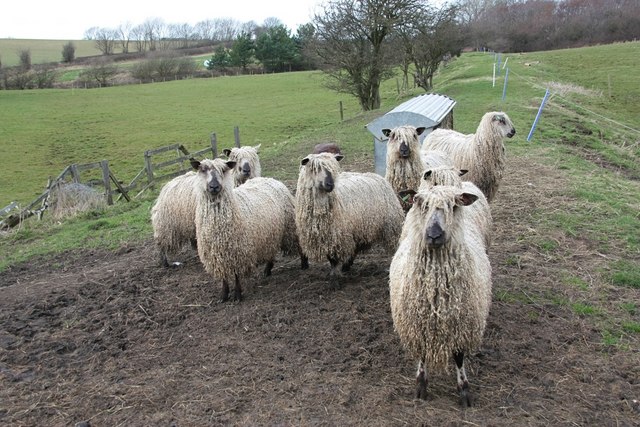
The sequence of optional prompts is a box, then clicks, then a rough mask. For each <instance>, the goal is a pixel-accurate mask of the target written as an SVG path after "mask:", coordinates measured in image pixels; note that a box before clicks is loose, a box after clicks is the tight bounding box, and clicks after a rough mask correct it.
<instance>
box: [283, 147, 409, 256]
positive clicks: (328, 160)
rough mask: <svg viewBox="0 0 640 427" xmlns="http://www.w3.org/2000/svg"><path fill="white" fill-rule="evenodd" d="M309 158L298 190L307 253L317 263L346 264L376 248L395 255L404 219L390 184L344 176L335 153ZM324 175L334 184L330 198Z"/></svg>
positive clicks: (298, 224)
mask: <svg viewBox="0 0 640 427" xmlns="http://www.w3.org/2000/svg"><path fill="white" fill-rule="evenodd" d="M309 159H310V160H309V162H308V163H307V164H306V165H305V166H302V167H301V168H300V175H299V177H298V184H297V190H296V227H297V230H298V236H299V239H300V247H301V248H302V250H303V252H304V253H305V254H306V255H307V256H308V257H309V258H310V259H312V260H314V261H326V260H327V257H333V258H336V259H337V260H338V261H339V262H344V261H346V260H347V259H348V258H350V257H352V256H353V255H354V254H355V253H356V252H357V250H358V249H359V248H362V247H365V246H368V245H371V244H373V243H378V242H382V243H383V244H384V245H385V246H386V247H387V249H388V250H394V249H395V247H396V244H397V241H398V236H399V234H400V230H401V227H402V221H403V217H404V215H403V212H402V208H401V206H400V202H399V201H398V199H397V197H396V195H395V193H394V192H393V189H392V188H391V186H390V184H389V183H388V182H387V181H385V180H384V178H382V177H380V176H379V175H376V174H373V173H364V174H362V173H350V172H341V171H340V166H339V164H338V162H337V161H336V160H335V158H334V157H333V155H330V154H316V155H310V156H309ZM323 170H328V171H330V172H331V174H332V176H333V178H334V181H335V187H334V189H333V191H332V192H330V193H327V192H325V191H322V190H320V189H318V188H317V185H316V178H317V176H318V174H321V173H322V171H323Z"/></svg>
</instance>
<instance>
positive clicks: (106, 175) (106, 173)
mask: <svg viewBox="0 0 640 427" xmlns="http://www.w3.org/2000/svg"><path fill="white" fill-rule="evenodd" d="M100 167H101V168H102V183H103V185H104V194H105V196H106V197H107V205H113V196H112V193H111V182H110V181H109V180H110V179H111V171H110V170H109V162H108V161H106V160H103V161H101V162H100Z"/></svg>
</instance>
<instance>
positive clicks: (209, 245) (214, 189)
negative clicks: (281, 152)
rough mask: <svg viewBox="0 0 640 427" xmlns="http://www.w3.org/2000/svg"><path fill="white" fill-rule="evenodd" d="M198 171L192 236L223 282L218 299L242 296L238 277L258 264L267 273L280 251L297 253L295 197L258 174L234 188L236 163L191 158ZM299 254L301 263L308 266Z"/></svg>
mask: <svg viewBox="0 0 640 427" xmlns="http://www.w3.org/2000/svg"><path fill="white" fill-rule="evenodd" d="M192 166H193V168H194V169H196V170H197V173H196V175H197V181H196V183H195V193H196V216H195V224H196V234H197V237H198V256H199V257H200V261H201V262H202V264H203V265H204V268H205V270H206V271H207V272H208V273H209V274H211V275H212V276H213V277H214V279H216V280H221V281H222V292H221V297H220V299H221V301H223V302H224V301H227V300H228V299H229V282H232V281H235V288H234V293H233V299H235V300H238V301H240V300H241V299H242V285H241V281H242V279H244V278H245V277H246V276H248V275H250V274H251V273H252V272H253V270H254V269H255V267H256V266H257V265H258V264H263V263H266V267H265V270H264V272H265V274H266V275H270V274H271V269H272V268H273V263H274V260H275V258H276V256H277V255H278V253H280V252H283V253H285V254H287V253H299V246H298V241H297V235H296V229H295V216H294V215H295V208H294V199H293V195H292V194H291V192H290V191H289V189H288V188H287V187H286V186H285V185H284V184H283V183H282V182H280V181H278V180H275V179H273V178H262V177H256V178H253V179H251V180H249V181H247V182H246V183H245V184H243V185H241V186H239V187H236V188H234V187H233V172H232V171H233V169H234V167H235V166H236V163H235V162H233V161H225V160H222V159H214V160H203V161H202V162H198V161H196V160H194V161H192ZM306 266H307V263H306V258H304V257H302V267H303V268H306Z"/></svg>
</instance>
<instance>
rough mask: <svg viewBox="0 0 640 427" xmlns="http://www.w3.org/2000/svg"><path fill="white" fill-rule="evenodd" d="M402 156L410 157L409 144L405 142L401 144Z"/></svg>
mask: <svg viewBox="0 0 640 427" xmlns="http://www.w3.org/2000/svg"><path fill="white" fill-rule="evenodd" d="M400 156H401V157H404V158H407V157H409V146H408V145H407V144H405V143H404V142H403V143H402V144H400Z"/></svg>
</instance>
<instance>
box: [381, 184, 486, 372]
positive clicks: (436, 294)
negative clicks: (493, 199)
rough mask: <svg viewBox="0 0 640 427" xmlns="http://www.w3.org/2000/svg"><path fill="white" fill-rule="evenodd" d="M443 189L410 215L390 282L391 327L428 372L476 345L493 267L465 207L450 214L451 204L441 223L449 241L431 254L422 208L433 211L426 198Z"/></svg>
mask: <svg viewBox="0 0 640 427" xmlns="http://www.w3.org/2000/svg"><path fill="white" fill-rule="evenodd" d="M442 188H443V187H440V188H434V189H432V190H430V191H428V192H421V193H420V194H421V195H424V197H425V198H428V201H427V202H425V204H424V205H421V206H414V207H413V208H412V209H411V211H410V212H409V213H408V215H407V219H406V222H405V224H404V227H403V236H405V237H404V238H403V239H402V241H401V242H400V246H399V248H398V251H397V252H396V254H395V255H394V257H393V260H392V262H391V268H390V281H389V283H390V298H391V312H392V317H393V322H394V327H395V329H396V331H397V333H398V335H399V336H400V339H401V341H402V342H403V344H404V345H405V347H406V348H407V350H408V351H409V352H410V353H411V355H412V356H413V357H415V358H416V359H417V360H423V361H424V362H425V363H426V364H427V366H428V367H430V368H432V369H442V368H446V367H447V364H448V363H449V359H450V358H451V356H452V355H453V354H454V352H457V351H464V352H465V353H467V354H468V353H469V352H472V351H473V350H475V349H476V348H477V347H478V346H479V345H480V342H481V340H482V335H483V333H484V328H485V324H486V319H487V316H488V314H489V307H490V303H491V267H490V264H489V259H488V257H487V255H486V252H485V247H484V245H483V243H482V238H481V237H480V236H479V230H477V227H476V226H475V225H474V224H473V222H470V221H468V220H467V218H466V217H465V213H464V209H466V208H467V207H461V208H460V209H458V210H456V211H455V212H454V211H453V209H452V206H451V203H453V202H452V199H451V200H449V201H448V202H447V203H449V207H446V208H445V212H446V213H445V221H444V222H445V224H446V227H445V228H446V229H447V230H448V232H450V233H451V235H450V239H449V240H448V241H447V243H445V245H444V246H442V247H440V248H437V249H432V248H429V247H428V246H427V245H426V242H425V239H424V238H423V236H424V233H425V219H424V218H426V216H427V215H428V212H427V210H426V209H425V206H427V205H431V206H433V204H434V198H433V197H431V196H430V195H431V194H433V193H438V192H442V191H441V189H442ZM444 192H449V193H450V194H456V193H459V192H460V191H459V189H455V188H454V187H446V188H445V190H444ZM451 197H453V196H451Z"/></svg>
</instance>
